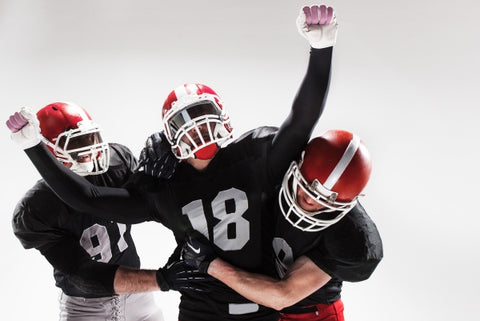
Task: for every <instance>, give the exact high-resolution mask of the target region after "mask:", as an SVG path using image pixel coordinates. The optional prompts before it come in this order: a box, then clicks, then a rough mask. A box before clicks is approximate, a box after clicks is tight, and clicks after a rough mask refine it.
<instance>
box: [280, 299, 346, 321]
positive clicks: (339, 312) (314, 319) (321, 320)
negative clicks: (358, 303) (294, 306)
mask: <svg viewBox="0 0 480 321" xmlns="http://www.w3.org/2000/svg"><path fill="white" fill-rule="evenodd" d="M315 307H316V308H317V311H315V312H307V313H299V314H285V313H280V319H279V321H298V320H305V321H307V320H308V321H345V319H344V318H343V302H342V300H340V299H338V300H337V301H335V302H333V303H332V304H317V305H315Z"/></svg>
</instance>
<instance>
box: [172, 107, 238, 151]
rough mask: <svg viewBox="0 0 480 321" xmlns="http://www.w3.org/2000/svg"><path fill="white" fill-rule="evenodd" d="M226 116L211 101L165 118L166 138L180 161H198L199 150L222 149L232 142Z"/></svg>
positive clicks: (186, 108)
mask: <svg viewBox="0 0 480 321" xmlns="http://www.w3.org/2000/svg"><path fill="white" fill-rule="evenodd" d="M225 118H226V116H225V114H224V112H223V111H222V110H221V109H220V108H219V107H218V106H217V105H216V104H215V103H213V102H212V101H210V100H206V101H205V100H203V101H199V102H197V103H194V104H191V105H188V106H187V107H185V108H183V109H181V110H178V111H176V112H174V113H173V112H172V113H169V114H168V113H167V114H166V115H165V119H164V122H165V125H166V126H165V130H166V134H167V135H166V136H167V138H168V139H169V140H171V141H170V143H171V144H172V151H173V153H174V154H175V155H176V156H177V158H179V159H186V158H190V157H195V153H196V152H198V151H199V150H200V149H202V148H205V147H207V146H209V145H212V144H218V145H219V146H221V145H222V144H224V143H225V142H227V141H228V140H230V139H231V138H232V134H231V132H230V131H228V130H227V127H226V126H229V123H228V120H226V119H225Z"/></svg>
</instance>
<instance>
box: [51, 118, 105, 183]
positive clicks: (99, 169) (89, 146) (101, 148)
mask: <svg viewBox="0 0 480 321" xmlns="http://www.w3.org/2000/svg"><path fill="white" fill-rule="evenodd" d="M82 123H83V124H82ZM44 142H45V143H46V144H47V145H48V146H49V147H50V148H51V149H52V151H53V154H54V155H55V157H56V158H57V159H58V160H59V161H60V162H62V163H63V164H64V165H66V166H67V167H69V168H70V169H71V170H72V171H73V172H75V173H76V174H78V175H81V176H87V175H98V174H102V173H105V172H106V171H107V170H108V167H109V163H110V149H109V148H108V144H107V143H106V142H103V140H102V137H101V135H100V128H99V127H98V126H97V125H95V124H93V123H92V122H86V123H84V122H79V123H78V128H75V129H70V130H67V131H65V132H63V133H61V134H60V135H58V137H57V138H55V139H54V143H52V142H50V141H49V140H47V139H46V138H44ZM79 142H80V143H79ZM85 156H90V161H89V162H78V161H77V160H78V158H80V157H85Z"/></svg>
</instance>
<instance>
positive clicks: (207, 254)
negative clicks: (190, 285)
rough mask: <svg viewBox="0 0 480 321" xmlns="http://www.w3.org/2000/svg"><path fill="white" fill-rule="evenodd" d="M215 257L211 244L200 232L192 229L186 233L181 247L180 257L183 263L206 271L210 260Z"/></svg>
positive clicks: (203, 271)
mask: <svg viewBox="0 0 480 321" xmlns="http://www.w3.org/2000/svg"><path fill="white" fill-rule="evenodd" d="M216 257H217V255H216V254H215V251H214V249H213V246H212V245H211V244H210V241H209V240H208V239H207V238H206V237H205V236H204V235H203V234H202V233H200V232H198V231H193V232H191V233H190V234H188V235H187V239H186V242H185V244H184V245H183V249H182V258H183V259H184V260H185V263H187V264H188V265H190V266H193V267H195V268H197V269H198V270H199V271H200V272H202V273H207V271H208V267H209V265H210V262H212V261H213V260H214V259H215V258H216Z"/></svg>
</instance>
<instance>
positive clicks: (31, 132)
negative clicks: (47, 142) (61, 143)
mask: <svg viewBox="0 0 480 321" xmlns="http://www.w3.org/2000/svg"><path fill="white" fill-rule="evenodd" d="M6 125H7V127H8V129H10V131H11V132H12V133H11V135H10V137H11V138H12V140H13V141H14V142H15V144H17V145H18V146H20V147H21V148H22V149H27V148H30V147H33V146H35V145H37V144H38V143H40V141H41V140H42V135H41V134H40V126H39V123H38V119H37V115H35V114H34V113H32V112H31V111H30V110H29V109H27V108H25V107H23V108H22V109H20V111H19V112H15V113H14V114H13V115H11V116H10V118H9V119H8V120H7V122H6Z"/></svg>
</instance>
